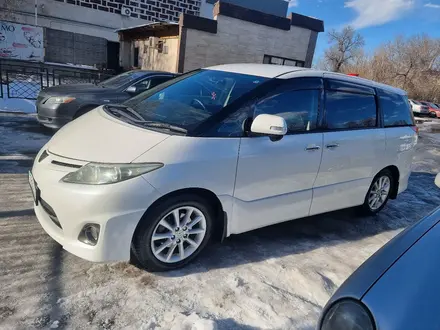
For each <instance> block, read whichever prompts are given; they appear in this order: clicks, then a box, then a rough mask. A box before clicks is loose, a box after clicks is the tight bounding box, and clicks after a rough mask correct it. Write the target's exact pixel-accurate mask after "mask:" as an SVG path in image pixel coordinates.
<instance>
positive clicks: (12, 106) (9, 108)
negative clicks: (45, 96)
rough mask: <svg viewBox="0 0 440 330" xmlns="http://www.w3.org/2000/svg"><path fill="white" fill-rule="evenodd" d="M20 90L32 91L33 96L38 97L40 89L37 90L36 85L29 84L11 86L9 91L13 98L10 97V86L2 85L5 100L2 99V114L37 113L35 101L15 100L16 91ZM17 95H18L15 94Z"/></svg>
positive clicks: (0, 101)
mask: <svg viewBox="0 0 440 330" xmlns="http://www.w3.org/2000/svg"><path fill="white" fill-rule="evenodd" d="M20 88H23V89H26V90H30V91H32V92H31V93H32V95H35V97H36V95H38V92H39V91H40V88H39V87H38V89H36V87H35V84H33V83H28V82H19V83H11V84H9V91H10V95H11V96H12V98H9V97H8V86H6V85H3V84H2V89H3V98H0V112H23V113H36V112H37V110H36V108H35V100H27V99H22V98H14V97H13V96H14V91H17V90H19V89H20ZM15 95H16V94H15Z"/></svg>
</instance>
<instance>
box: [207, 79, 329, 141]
mask: <svg viewBox="0 0 440 330" xmlns="http://www.w3.org/2000/svg"><path fill="white" fill-rule="evenodd" d="M288 87H289V86H286V85H282V86H281V87H280V88H277V89H275V90H273V91H270V92H269V93H268V94H266V95H265V96H263V97H261V98H259V99H257V100H253V101H251V102H248V103H247V104H246V105H244V106H243V107H241V108H240V109H239V110H238V111H236V112H234V113H233V114H231V115H230V116H229V117H227V118H226V119H224V120H223V121H222V122H221V123H220V125H219V126H218V127H217V129H216V132H213V133H214V135H215V136H227V137H240V136H243V134H244V128H245V127H244V126H245V123H244V122H245V121H246V119H254V118H255V117H257V116H258V115H261V114H269V115H276V116H280V117H283V118H284V119H285V120H286V123H287V134H298V133H304V132H309V131H313V130H314V129H316V126H317V120H318V107H319V98H320V94H321V90H320V89H302V90H298V89H294V90H292V89H290V90H289V88H288Z"/></svg>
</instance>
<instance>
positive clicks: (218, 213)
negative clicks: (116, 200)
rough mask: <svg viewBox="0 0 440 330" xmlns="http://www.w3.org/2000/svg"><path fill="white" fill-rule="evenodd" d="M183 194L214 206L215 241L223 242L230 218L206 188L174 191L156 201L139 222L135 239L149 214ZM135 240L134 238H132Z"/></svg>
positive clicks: (216, 198) (213, 194)
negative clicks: (161, 204) (191, 195)
mask: <svg viewBox="0 0 440 330" xmlns="http://www.w3.org/2000/svg"><path fill="white" fill-rule="evenodd" d="M183 194H194V195H198V196H200V197H202V198H203V199H205V200H206V201H207V202H208V203H209V204H210V205H212V206H213V208H214V211H215V228H214V232H213V236H212V237H213V239H214V240H216V241H220V242H221V241H223V240H224V239H225V237H226V235H227V228H228V218H227V213H226V212H225V211H224V209H223V205H222V203H221V202H220V199H219V198H218V197H217V195H216V194H215V193H213V192H212V191H211V190H208V189H205V188H184V189H179V190H175V191H172V192H170V193H168V194H165V195H163V196H161V197H160V198H158V199H157V200H156V201H154V202H153V203H152V204H151V205H150V206H149V207H148V209H147V210H146V211H145V213H144V214H143V216H142V218H141V219H140V220H139V222H138V224H137V225H136V228H135V230H134V233H133V237H134V236H135V235H136V232H137V230H138V228H139V227H140V224H141V223H142V222H143V221H147V219H148V213H149V212H150V211H151V210H152V209H154V207H156V206H157V205H159V204H160V203H161V202H163V201H164V200H166V199H168V198H171V197H175V196H179V195H183ZM132 239H133V238H132Z"/></svg>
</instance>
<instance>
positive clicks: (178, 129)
mask: <svg viewBox="0 0 440 330" xmlns="http://www.w3.org/2000/svg"><path fill="white" fill-rule="evenodd" d="M139 123H140V124H142V126H146V127H153V128H165V129H169V130H170V131H175V132H179V133H183V134H187V133H188V130H187V129H185V128H182V127H179V126H175V125H171V124H167V123H161V122H158V121H139Z"/></svg>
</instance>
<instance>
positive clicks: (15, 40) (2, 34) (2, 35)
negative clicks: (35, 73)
mask: <svg viewBox="0 0 440 330" xmlns="http://www.w3.org/2000/svg"><path fill="white" fill-rule="evenodd" d="M0 59H15V60H28V61H39V62H43V60H44V44H43V28H41V27H37V26H32V25H23V24H15V23H10V22H5V21H0Z"/></svg>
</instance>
